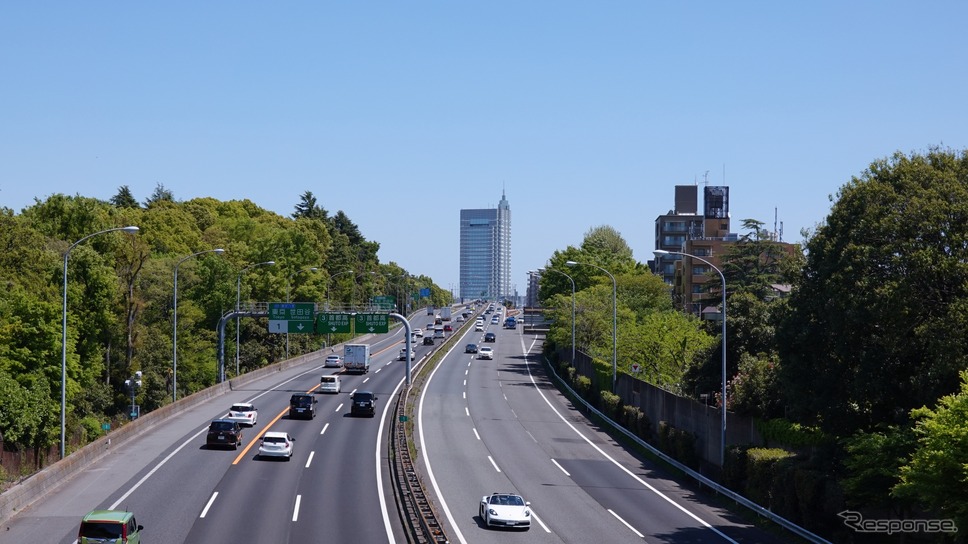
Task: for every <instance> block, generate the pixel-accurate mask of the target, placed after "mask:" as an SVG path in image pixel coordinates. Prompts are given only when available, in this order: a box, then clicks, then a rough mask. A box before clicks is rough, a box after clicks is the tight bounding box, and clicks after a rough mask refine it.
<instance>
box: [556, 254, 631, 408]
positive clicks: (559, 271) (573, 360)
mask: <svg viewBox="0 0 968 544" xmlns="http://www.w3.org/2000/svg"><path fill="white" fill-rule="evenodd" d="M545 272H557V273H559V274H561V275H562V276H564V277H566V278H568V280H569V281H571V364H572V366H574V365H575V278H573V277H571V276H569V275H568V274H565V273H564V272H562V271H561V270H556V269H554V268H539V269H538V274H539V276H538V277H539V278H540V275H541V274H543V273H545ZM538 291H539V292H540V291H541V285H540V284H539V285H538ZM613 389H614V385H613Z"/></svg>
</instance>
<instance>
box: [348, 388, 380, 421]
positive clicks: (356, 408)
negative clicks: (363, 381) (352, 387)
mask: <svg viewBox="0 0 968 544" xmlns="http://www.w3.org/2000/svg"><path fill="white" fill-rule="evenodd" d="M376 400H377V398H376V395H374V394H373V391H357V392H356V393H353V397H352V399H351V404H350V415H352V416H370V417H373V416H375V415H376Z"/></svg>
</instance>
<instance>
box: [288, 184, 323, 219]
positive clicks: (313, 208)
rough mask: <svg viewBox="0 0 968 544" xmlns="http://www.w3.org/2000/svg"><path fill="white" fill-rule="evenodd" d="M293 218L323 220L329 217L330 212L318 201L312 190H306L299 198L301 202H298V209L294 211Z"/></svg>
mask: <svg viewBox="0 0 968 544" xmlns="http://www.w3.org/2000/svg"><path fill="white" fill-rule="evenodd" d="M292 218H293V219H299V218H303V219H319V220H321V221H326V220H327V219H328V218H329V213H328V212H327V211H326V210H325V209H323V208H322V207H321V206H319V205H318V204H317V203H316V196H315V195H313V193H312V191H306V192H305V193H303V194H302V196H301V197H300V198H299V204H296V209H295V211H294V212H293V213H292Z"/></svg>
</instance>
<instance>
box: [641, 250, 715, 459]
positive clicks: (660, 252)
mask: <svg viewBox="0 0 968 544" xmlns="http://www.w3.org/2000/svg"><path fill="white" fill-rule="evenodd" d="M652 253H653V254H655V256H656V259H657V260H658V257H659V256H660V255H682V256H683V257H692V258H693V259H696V260H698V261H702V262H704V263H706V264H707V265H709V267H710V268H712V269H713V270H715V271H716V273H717V274H719V279H720V280H721V281H722V283H723V286H722V291H723V293H722V295H723V300H722V302H721V304H722V305H723V320H722V321H723V330H722V333H721V335H722V337H723V347H722V350H723V362H722V372H723V390H722V393H721V394H722V397H721V398H720V402H719V403H720V404H721V405H722V418H721V422H720V423H721V426H720V436H719V466H720V467H722V466H723V462H724V461H725V459H726V276H724V275H723V271H722V270H720V269H718V268H716V265H714V264H713V263H711V262H709V261H707V260H706V259H703V258H702V257H697V256H696V255H690V254H689V253H683V252H681V251H666V250H664V249H657V250H655V251H653V252H652Z"/></svg>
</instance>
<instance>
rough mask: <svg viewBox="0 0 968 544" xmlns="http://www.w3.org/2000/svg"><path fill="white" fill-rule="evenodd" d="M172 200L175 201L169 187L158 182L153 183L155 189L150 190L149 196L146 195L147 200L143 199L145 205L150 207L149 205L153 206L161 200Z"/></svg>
mask: <svg viewBox="0 0 968 544" xmlns="http://www.w3.org/2000/svg"><path fill="white" fill-rule="evenodd" d="M174 201H175V194H174V193H172V192H171V190H170V189H168V188H167V187H165V184H164V183H161V182H158V183H157V184H155V190H154V191H152V192H151V196H149V197H148V200H145V207H146V208H150V207H151V206H154V205H155V204H158V203H161V202H174Z"/></svg>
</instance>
